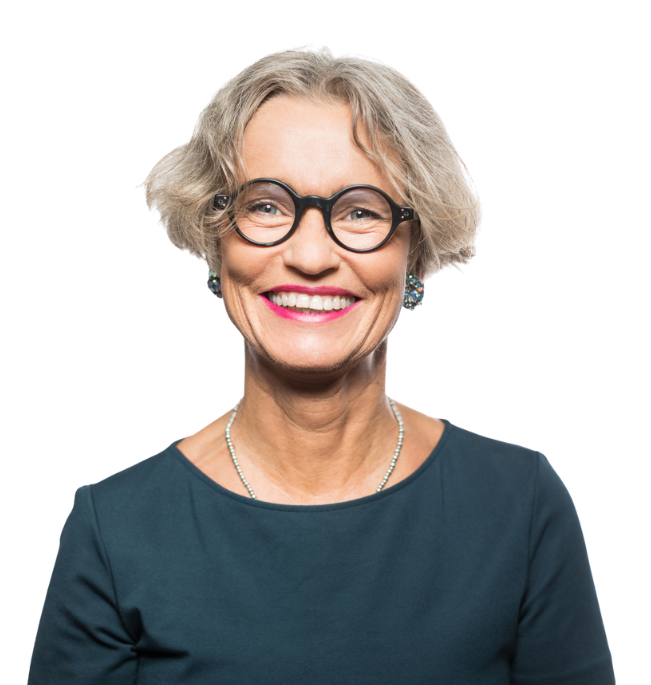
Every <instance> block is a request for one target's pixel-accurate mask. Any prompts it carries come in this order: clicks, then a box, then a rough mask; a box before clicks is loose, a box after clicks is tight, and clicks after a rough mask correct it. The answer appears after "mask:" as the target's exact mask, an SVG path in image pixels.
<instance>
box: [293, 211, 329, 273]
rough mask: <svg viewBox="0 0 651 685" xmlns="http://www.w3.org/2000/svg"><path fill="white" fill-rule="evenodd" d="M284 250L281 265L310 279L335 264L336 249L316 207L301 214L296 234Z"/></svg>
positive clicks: (321, 214)
mask: <svg viewBox="0 0 651 685" xmlns="http://www.w3.org/2000/svg"><path fill="white" fill-rule="evenodd" d="M285 246H286V247H285V250H284V253H283V259H284V262H285V264H286V265H287V266H289V267H293V268H294V269H298V270H299V271H302V272H303V273H305V274H309V275H310V276H316V275H318V274H320V273H323V272H324V271H328V270H329V269H333V268H335V267H336V266H337V265H338V264H339V256H338V255H337V250H336V247H337V246H336V244H335V242H334V240H332V238H331V237H330V236H329V235H328V231H327V229H326V226H325V219H324V217H323V212H322V211H321V210H320V209H319V208H317V207H308V208H307V209H306V210H305V211H304V212H303V216H302V217H301V221H300V223H299V225H298V226H297V227H296V231H294V234H293V235H292V237H291V238H290V239H289V240H288V241H287V242H286V243H285Z"/></svg>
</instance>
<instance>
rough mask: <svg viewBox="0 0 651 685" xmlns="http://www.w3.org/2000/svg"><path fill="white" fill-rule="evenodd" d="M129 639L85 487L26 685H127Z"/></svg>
mask: <svg viewBox="0 0 651 685" xmlns="http://www.w3.org/2000/svg"><path fill="white" fill-rule="evenodd" d="M136 670H137V656H136V652H135V649H134V645H133V640H132V639H131V637H130V636H129V634H128V632H127V630H126V628H125V626H124V625H123V622H122V620H121V618H120V612H119V608H118V606H117V601H116V596H115V589H114V586H113V578H112V575H111V568H110V564H109V560H108V557H107V555H106V551H105V549H104V545H103V543H102V539H101V535H100V531H99V528H98V523H97V518H96V515H95V509H94V506H93V501H92V494H91V489H90V487H88V486H85V487H83V488H80V489H79V490H78V491H77V494H76V496H75V505H74V508H73V510H72V512H71V514H70V516H69V517H68V520H67V522H66V524H65V526H64V529H63V533H62V534H61V545H60V547H59V553H58V555H57V560H56V564H55V566H54V572H53V574H52V579H51V581H50V586H49V588H48V592H47V596H46V599H45V606H44V608H43V614H42V616H41V621H40V624H39V628H38V633H37V636H36V643H35V645H34V653H33V655H32V664H31V668H30V673H29V680H28V685H131V684H133V683H135V682H136Z"/></svg>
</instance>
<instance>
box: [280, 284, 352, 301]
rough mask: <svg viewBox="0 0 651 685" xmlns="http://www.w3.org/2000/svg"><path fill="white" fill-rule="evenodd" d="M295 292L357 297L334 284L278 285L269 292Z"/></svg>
mask: <svg viewBox="0 0 651 685" xmlns="http://www.w3.org/2000/svg"><path fill="white" fill-rule="evenodd" d="M283 291H285V292H294V293H306V294H307V295H343V296H344V297H357V298H359V296H358V295H355V293H351V292H350V290H344V289H343V288H335V287H334V286H332V285H316V286H308V285H277V286H274V287H273V288H269V290H268V291H267V292H271V293H281V292H283Z"/></svg>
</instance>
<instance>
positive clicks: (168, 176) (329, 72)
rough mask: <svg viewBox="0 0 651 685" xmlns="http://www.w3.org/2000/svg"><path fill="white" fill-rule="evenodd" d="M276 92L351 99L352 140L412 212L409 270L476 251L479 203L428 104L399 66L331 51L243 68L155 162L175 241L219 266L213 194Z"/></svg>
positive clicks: (150, 181)
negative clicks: (188, 132)
mask: <svg viewBox="0 0 651 685" xmlns="http://www.w3.org/2000/svg"><path fill="white" fill-rule="evenodd" d="M278 95H288V96H294V97H300V98H307V99H309V100H312V101H316V102H333V101H341V102H345V103H348V104H349V105H350V107H351V109H352V112H353V132H352V133H353V136H354V140H355V142H356V144H357V145H358V146H359V147H360V149H361V150H362V151H363V152H364V153H365V154H366V155H367V156H368V157H369V158H370V159H371V160H372V161H373V162H375V163H376V164H378V165H379V166H380V168H382V170H383V171H384V172H385V173H386V175H387V176H388V177H389V180H390V181H392V183H393V184H394V185H395V186H396V187H397V188H400V189H402V190H403V193H404V197H403V198H401V200H402V201H403V202H405V203H407V204H409V205H410V206H411V207H413V208H414V209H415V211H416V214H417V220H416V221H414V222H412V243H411V250H410V255H409V264H408V269H409V271H410V272H412V273H416V274H418V275H419V276H420V277H421V278H424V277H425V276H427V275H429V274H431V273H433V272H435V271H437V270H439V269H440V268H441V267H443V266H445V265H447V264H455V263H456V264H461V263H464V262H467V261H468V260H469V259H470V258H471V257H472V256H473V255H474V253H475V249H474V240H475V234H476V230H477V226H478V224H479V217H480V212H479V202H478V200H477V197H476V195H475V193H474V191H473V187H472V183H471V181H470V179H469V176H468V174H467V170H466V167H465V165H464V163H463V162H462V161H461V158H460V157H459V155H458V154H457V151H456V150H455V149H454V146H453V145H452V142H451V141H450V138H449V137H448V134H447V132H446V130H445V127H444V126H443V122H442V121H441V119H440V118H439V116H438V115H437V114H436V112H435V111H434V109H433V108H432V106H431V105H430V103H429V102H428V101H427V100H426V99H425V97H424V96H423V95H422V93H420V91H418V90H417V89H416V88H415V87H414V86H413V85H412V84H411V83H410V82H409V81H408V80H407V79H406V78H405V77H404V76H402V75H401V74H399V73H398V72H397V71H396V70H395V69H392V68H391V67H388V66H385V65H383V64H379V63H376V62H371V61H368V60H365V59H360V58H357V57H337V58H335V57H333V56H332V54H331V53H330V51H329V50H327V49H322V50H319V51H309V50H287V51H284V52H278V53H275V54H273V55H269V56H268V57H264V58H263V59H261V60H259V61H257V62H256V63H255V64H252V65H251V66H250V67H247V68H246V69H244V71H242V72H241V73H240V74H238V75H237V76H236V77H235V78H234V79H232V80H231V81H229V82H228V83H227V84H226V85H225V86H224V87H223V88H221V90H219V91H218V92H217V94H216V95H215V97H214V98H213V99H212V101H211V102H210V104H209V105H208V106H207V107H206V109H205V110H204V111H203V112H202V114H201V116H200V118H199V121H198V123H197V126H196V128H195V131H194V134H193V136H192V138H191V140H190V142H188V143H186V144H185V145H182V146H181V147H178V148H176V149H175V150H173V151H172V152H170V153H169V154H168V155H166V156H165V157H163V159H161V160H160V162H158V164H156V166H155V167H154V168H153V169H152V171H151V173H150V174H149V176H148V177H147V180H146V181H145V188H146V193H147V204H148V205H149V207H150V208H152V207H153V208H155V209H157V210H158V211H159V212H160V216H161V222H162V223H163V225H164V226H165V227H166V229H167V232H168V235H169V237H170V239H171V241H172V242H173V243H174V244H175V245H176V246H177V247H179V248H182V249H187V250H189V251H190V252H191V253H193V254H195V255H197V256H199V257H202V258H204V259H205V260H206V261H207V262H208V265H209V266H210V268H211V269H213V270H214V271H217V272H218V273H219V271H220V267H221V251H220V243H221V240H220V238H221V236H223V235H224V234H225V231H228V230H230V222H229V221H228V218H227V217H225V216H224V214H225V213H224V212H218V211H215V210H214V209H213V196H214V195H215V193H225V194H226V193H231V192H233V191H234V190H235V189H236V188H237V187H238V186H239V184H240V179H241V178H242V174H243V168H242V167H243V165H242V159H241V150H242V140H243V135H244V129H245V127H246V125H247V124H248V123H249V121H250V120H251V118H252V117H253V115H254V114H255V112H256V111H257V110H258V108H259V107H260V106H261V105H262V104H263V103H264V102H265V101H266V100H268V99H269V98H271V97H274V96H278ZM358 124H359V125H361V126H363V130H364V132H365V133H366V140H367V145H364V144H362V141H361V140H360V136H359V129H358Z"/></svg>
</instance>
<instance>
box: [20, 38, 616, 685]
mask: <svg viewBox="0 0 651 685" xmlns="http://www.w3.org/2000/svg"><path fill="white" fill-rule="evenodd" d="M147 192H148V200H149V202H150V204H151V205H153V206H155V207H157V208H158V209H159V211H160V213H161V217H162V221H163V222H164V224H165V225H166V227H167V230H168V232H169V235H170V238H171V239H172V241H173V242H174V243H175V244H176V245H178V246H179V247H182V248H186V249H189V250H190V251H192V252H193V253H195V254H198V255H200V256H202V257H205V258H206V260H207V262H208V265H209V267H210V277H209V286H210V288H211V290H212V291H213V292H214V293H215V294H216V295H218V297H221V298H223V303H224V306H226V308H227V311H228V314H229V316H230V318H231V320H232V321H233V323H234V324H235V326H236V327H237V328H238V330H239V331H240V332H241V333H242V335H243V337H244V340H245V346H246V355H245V360H246V361H245V394H244V397H243V399H242V401H241V402H240V403H239V404H238V406H237V407H236V408H235V409H234V410H233V412H229V413H228V414H226V415H224V416H222V417H220V418H218V419H217V420H216V421H214V422H213V423H211V424H210V425H209V426H207V427H206V428H204V429H203V430H201V431H199V432H198V433H197V434H195V435H193V436H191V437H188V438H185V439H184V440H181V441H179V442H178V443H175V444H173V445H171V446H170V447H169V448H167V449H166V450H164V451H163V452H162V453H161V454H159V455H157V456H155V457H153V458H151V459H148V460H146V461H144V462H142V463H140V464H138V465H136V466H134V467H132V468H131V469H128V470H127V471H125V472H122V473H119V474H117V475H116V476H113V477H111V478H109V479H107V480H106V481H103V482H101V483H98V484H96V485H93V486H90V487H89V486H86V487H84V488H81V489H80V490H79V491H78V493H77V497H76V502H75V507H74V509H73V512H72V514H71V516H70V518H69V520H68V522H67V524H66V527H65V529H64V532H63V535H62V540H61V549H60V552H59V557H58V559H57V563H56V566H55V570H54V574H53V578H52V582H51V585H50V589H49V591H48V596H47V599H46V604H45V609H44V613H43V617H42V620H41V625H40V628H39V633H38V636H37V640H36V646H35V651H34V657H33V661H32V669H31V674H30V683H31V684H32V685H38V684H40V683H66V685H74V684H76V683H80V684H81V683H83V684H84V685H91V684H95V683H97V684H100V683H101V684H102V685H111V684H113V683H115V684H118V683H119V684H120V685H125V684H126V683H138V685H145V684H146V685H149V684H156V685H162V684H163V683H184V684H185V683H188V684H199V683H208V682H210V683H248V682H263V683H355V684H359V683H369V684H371V683H372V684H373V685H378V684H380V683H392V684H395V683H409V684H410V685H412V684H416V683H434V682H436V683H473V684H475V683H482V685H489V684H490V685H492V684H495V685H498V684H500V685H506V684H507V683H528V684H533V683H535V684H541V685H542V684H543V683H545V684H551V683H554V684H556V683H561V682H562V683H564V684H570V683H571V684H576V685H579V684H585V685H588V684H590V685H597V684H599V683H612V682H614V677H613V674H612V667H611V662H610V655H609V651H608V647H607V643H606V638H605V634H604V630H603V626H602V623H601V617H600V614H599V608H598V604H597V600H596V596H595V591H594V587H593V584H592V579H591V576H590V569H589V566H588V561H587V556H586V552H585V547H584V544H583V539H582V536H581V530H580V527H579V523H578V520H577V517H576V514H575V512H574V509H573V506H572V503H571V500H570V498H569V496H568V494H567V491H566V490H565V489H564V487H563V485H562V483H561V482H560V481H559V479H558V477H557V476H556V475H555V473H554V471H553V470H552V469H551V467H550V466H549V464H548V462H547V461H546V460H545V458H544V457H542V455H540V454H537V453H535V452H531V451H529V450H526V449H523V448H520V447H516V446H513V445H508V444H506V443H500V442H497V441H494V440H490V439H487V438H483V437H480V436H478V435H475V434H472V433H469V432H467V431H465V430H462V429H460V428H456V427H454V426H452V425H451V424H450V423H448V422H444V421H440V420H437V419H433V418H430V417H427V416H424V415H422V414H420V413H418V412H417V411H415V410H413V409H410V408H408V407H406V406H403V405H401V404H398V403H394V402H392V401H391V400H389V399H388V398H387V397H386V395H385V385H384V381H385V370H386V356H387V336H388V335H389V333H390V331H391V329H392V328H393V326H394V325H395V324H396V321H397V319H398V315H399V313H400V310H401V307H402V306H405V307H407V308H409V309H413V308H414V307H415V306H416V305H418V304H420V301H421V300H422V296H423V287H422V281H421V279H423V278H424V277H425V276H426V275H428V274H430V273H432V272H434V271H436V270H437V269H439V268H441V267H442V266H445V265H446V264H449V263H455V262H456V263H459V262H465V261H466V260H467V259H469V258H470V257H471V256H472V254H473V247H472V245H473V238H474V232H475V228H476V225H477V222H478V207H477V201H476V199H475V198H474V196H473V193H472V191H471V190H470V188H469V185H468V183H467V180H466V178H465V175H464V167H463V164H462V163H461V161H460V160H459V158H458V156H457V154H456V152H455V150H454V148H453V146H452V144H451V143H450V141H449V139H448V136H447V134H446V132H445V130H444V128H443V126H442V124H441V122H440V121H439V119H438V117H437V116H436V114H435V113H434V111H433V110H432V108H431V106H430V105H429V104H428V103H427V102H426V101H425V99H424V98H423V96H422V95H421V94H420V93H419V92H418V91H417V90H416V89H415V88H414V87H413V86H412V85H411V84H409V83H408V82H407V81H406V80H405V79H404V78H403V77H402V76H400V75H399V74H397V73H396V72H395V71H393V70H392V69H389V68H387V67H384V66H381V65H377V64H374V63H370V62H366V61H363V60H358V59H349V58H344V59H333V58H332V57H331V56H330V55H329V54H328V53H327V52H320V53H312V52H303V51H290V52H285V53H280V54H276V55H272V56H270V57H267V58H265V59H263V60H260V61H259V62H258V63H256V64H254V65H253V66H252V67H250V68H248V69H246V70H245V71H244V72H242V73H241V74H240V75H239V76H238V77H236V78H235V79H234V80H233V81H231V82H230V83H228V84H227V85H226V86H225V87H224V88H223V89H222V90H221V91H219V93H218V94H217V95H216V96H215V98H214V100H213V101H212V103H211V104H210V105H209V106H208V108H207V109H206V110H205V111H204V113H203V115H202V117H201V119H200V122H199V125H198V127H197V130H196V132H195V134H194V136H193V138H192V140H191V141H190V143H188V144H187V145H185V146H183V147H181V148H178V149H177V150H175V151H174V152H172V153H171V154H170V155H168V156H167V157H166V158H164V159H163V160H162V161H161V162H160V163H159V164H158V165H157V166H156V167H155V168H154V170H153V171H152V173H151V174H150V176H149V178H148V180H147ZM211 345H214V350H213V358H214V361H215V363H217V364H223V363H228V360H225V359H221V358H220V356H219V345H218V342H217V344H214V343H211Z"/></svg>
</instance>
